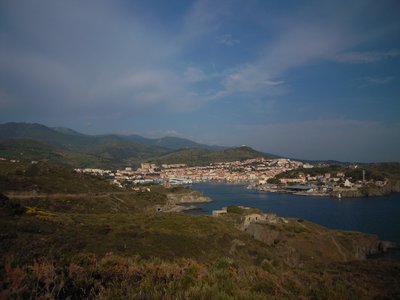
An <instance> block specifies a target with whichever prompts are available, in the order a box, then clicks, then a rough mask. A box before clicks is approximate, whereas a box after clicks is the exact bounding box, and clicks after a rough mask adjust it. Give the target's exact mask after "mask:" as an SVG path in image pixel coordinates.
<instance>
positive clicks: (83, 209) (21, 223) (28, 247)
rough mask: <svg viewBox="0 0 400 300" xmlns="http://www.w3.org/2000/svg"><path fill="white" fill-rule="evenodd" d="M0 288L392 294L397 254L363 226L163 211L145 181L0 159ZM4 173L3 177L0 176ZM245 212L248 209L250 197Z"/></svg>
mask: <svg viewBox="0 0 400 300" xmlns="http://www.w3.org/2000/svg"><path fill="white" fill-rule="evenodd" d="M0 164H2V165H1V166H0V175H1V176H2V177H1V180H0V182H1V183H2V186H1V187H0V239H1V243H0V257H1V259H0V298H1V299H31V298H35V299H38V298H43V299H44V298H46V299H54V298H57V299H58V298H62V299H68V298H71V299H354V298H356V299H375V298H379V299H397V298H398V297H399V295H400V289H399V285H398V282H399V280H400V277H399V276H400V273H399V272H398V270H399V268H400V263H399V261H385V260H380V259H374V260H365V259H363V254H366V253H368V252H369V251H372V250H373V249H375V248H376V247H378V245H379V244H378V243H377V242H378V240H377V238H376V237H375V236H373V235H368V234H363V233H357V232H344V231H336V230H330V229H327V228H324V227H322V226H319V225H317V224H313V223H311V222H307V221H305V220H302V219H296V218H293V219H291V218H288V219H285V221H283V220H281V219H279V218H278V217H275V218H278V219H276V220H277V222H274V223H269V224H253V225H251V226H249V227H248V230H247V231H243V230H239V229H238V228H239V227H238V225H240V224H241V222H242V221H243V218H244V217H245V216H246V214H247V212H246V211H245V210H243V209H240V208H238V207H229V212H228V213H227V215H225V216H222V217H220V218H213V217H211V216H201V215H190V214H178V213H163V212H157V211H156V209H155V208H156V207H158V206H159V205H163V204H165V203H166V201H167V199H168V197H167V195H168V194H170V193H175V192H178V193H181V192H182V190H176V189H165V188H163V187H161V186H151V187H150V191H148V192H136V191H130V190H124V189H116V188H113V187H112V186H111V185H110V184H109V183H108V182H106V181H104V180H102V179H98V178H94V177H91V176H83V175H80V174H77V173H75V172H73V171H72V170H71V169H68V168H61V167H57V166H52V165H48V164H36V165H32V164H25V163H5V162H0ZM4 182H5V183H6V184H4ZM249 213H259V211H257V210H255V209H252V210H250V211H249Z"/></svg>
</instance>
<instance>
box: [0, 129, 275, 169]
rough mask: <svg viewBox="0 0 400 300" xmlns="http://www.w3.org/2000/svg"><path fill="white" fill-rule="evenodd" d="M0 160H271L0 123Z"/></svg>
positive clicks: (162, 141) (178, 141) (183, 143)
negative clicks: (1, 158) (3, 158)
mask: <svg viewBox="0 0 400 300" xmlns="http://www.w3.org/2000/svg"><path fill="white" fill-rule="evenodd" d="M0 156H5V157H9V158H21V159H30V160H46V161H50V162H55V163H62V164H68V165H72V166H76V167H79V166H101V167H104V166H109V167H119V166H126V165H137V164H138V163H140V162H143V161H149V160H151V161H154V162H160V163H187V164H190V165H204V164H208V163H213V162H222V161H233V160H243V159H248V158H255V157H261V156H262V157H266V158H272V157H274V156H272V155H269V154H265V153H261V152H258V151H255V150H254V149H251V148H250V147H238V148H232V149H227V148H224V147H219V146H209V145H204V144H199V143H196V142H193V141H191V140H188V139H183V138H178V137H164V138H159V139H149V138H145V137H141V136H139V135H129V136H121V135H113V134H108V135H86V134H82V133H79V132H77V131H74V130H72V129H69V128H63V127H56V128H49V127H46V126H44V125H41V124H31V123H6V124H0Z"/></svg>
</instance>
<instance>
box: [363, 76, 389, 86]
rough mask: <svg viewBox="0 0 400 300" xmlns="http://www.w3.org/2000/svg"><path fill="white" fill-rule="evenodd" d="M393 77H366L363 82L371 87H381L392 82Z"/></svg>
mask: <svg viewBox="0 0 400 300" xmlns="http://www.w3.org/2000/svg"><path fill="white" fill-rule="evenodd" d="M393 79H394V78H393V77H367V78H366V79H365V81H366V82H367V83H369V84H372V85H382V84H387V83H389V82H391V81H393Z"/></svg>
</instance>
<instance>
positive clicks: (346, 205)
mask: <svg viewBox="0 0 400 300" xmlns="http://www.w3.org/2000/svg"><path fill="white" fill-rule="evenodd" d="M192 188H193V189H194V190H198V191H201V192H202V193H204V194H205V195H206V196H209V197H210V198H212V199H213V200H214V201H213V202H211V203H206V204H202V205H200V206H199V207H200V209H199V210H195V211H192V213H195V214H211V212H212V211H213V210H215V209H221V208H222V207H224V206H228V205H244V206H250V207H256V208H259V209H261V210H262V211H264V212H272V213H276V214H277V215H279V216H282V217H297V218H303V219H306V220H309V221H312V222H315V223H318V224H321V225H324V226H326V227H329V228H335V229H344V230H355V231H362V232H367V233H374V234H377V235H378V236H379V238H380V239H381V240H389V241H393V242H395V243H397V244H400V194H392V195H390V196H385V197H375V198H348V199H346V198H345V199H343V198H342V199H341V200H339V199H337V198H329V197H312V196H297V195H291V194H278V193H268V192H260V191H256V190H248V189H246V187H245V186H240V185H228V184H216V183H199V184H194V185H193V186H192Z"/></svg>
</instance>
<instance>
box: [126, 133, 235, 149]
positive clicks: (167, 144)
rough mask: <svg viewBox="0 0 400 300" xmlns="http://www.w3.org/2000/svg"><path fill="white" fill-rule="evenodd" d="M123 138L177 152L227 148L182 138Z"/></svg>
mask: <svg viewBox="0 0 400 300" xmlns="http://www.w3.org/2000/svg"><path fill="white" fill-rule="evenodd" d="M121 137H123V138H126V139H129V140H131V141H135V142H138V143H141V144H144V145H147V146H157V147H162V148H167V149H171V150H178V149H185V148H203V149H209V150H223V149H226V148H227V147H222V146H215V145H213V146H210V145H206V144H200V143H196V142H194V141H191V140H188V139H184V138H179V137H173V136H166V137H162V138H158V139H150V138H145V137H142V136H140V135H135V134H133V135H127V136H121Z"/></svg>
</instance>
